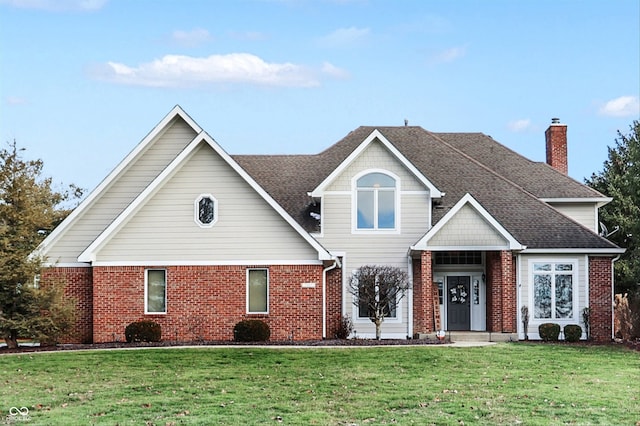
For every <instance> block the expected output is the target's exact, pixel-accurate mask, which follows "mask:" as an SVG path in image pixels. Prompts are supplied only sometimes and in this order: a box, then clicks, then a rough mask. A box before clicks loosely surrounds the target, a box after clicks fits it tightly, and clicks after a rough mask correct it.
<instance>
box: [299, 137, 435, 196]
mask: <svg viewBox="0 0 640 426" xmlns="http://www.w3.org/2000/svg"><path fill="white" fill-rule="evenodd" d="M375 139H378V140H379V141H380V142H381V143H382V144H383V145H384V146H385V148H387V149H388V150H389V151H390V152H391V153H392V154H393V155H394V156H395V157H396V158H397V159H398V160H399V161H400V162H401V163H402V165H403V166H405V167H406V168H407V169H408V170H409V171H410V172H411V173H412V174H413V175H414V176H415V177H416V179H418V180H419V181H420V182H421V183H422V184H423V185H424V186H426V187H427V188H429V192H430V194H431V198H440V197H442V192H440V190H439V189H438V188H436V187H435V185H434V184H432V183H431V182H430V181H429V179H427V178H426V176H424V175H423V174H422V173H421V172H420V170H418V169H417V168H416V167H415V166H414V165H413V164H411V162H410V161H409V160H407V158H406V157H405V156H404V155H403V154H402V153H401V152H400V151H399V150H398V149H397V148H396V147H395V146H393V144H392V143H391V142H389V140H388V139H387V138H385V137H384V136H383V135H382V133H380V131H379V130H378V129H375V130H374V131H373V132H371V133H370V134H369V136H367V138H366V139H365V140H364V141H362V143H361V144H360V145H358V147H357V148H356V149H354V150H353V152H352V153H351V154H349V156H348V157H347V158H346V159H345V160H344V161H343V162H342V163H341V164H340V165H339V166H338V167H336V169H335V170H334V171H333V172H331V174H329V176H327V177H326V178H325V179H324V180H323V181H322V182H321V183H320V185H318V186H317V187H316V188H315V189H314V190H313V191H311V192H310V193H309V195H310V196H311V197H321V196H322V194H323V192H324V191H325V189H326V188H327V186H329V184H330V183H331V182H333V181H334V179H336V178H337V177H338V176H339V175H340V174H342V173H343V172H344V170H345V169H346V168H347V167H348V166H349V165H350V164H351V163H352V162H353V161H354V160H355V159H356V158H358V157H359V156H360V154H362V152H363V151H364V150H365V149H366V148H367V147H368V146H369V145H370V144H371V143H372V142H373V141H374V140H375Z"/></svg>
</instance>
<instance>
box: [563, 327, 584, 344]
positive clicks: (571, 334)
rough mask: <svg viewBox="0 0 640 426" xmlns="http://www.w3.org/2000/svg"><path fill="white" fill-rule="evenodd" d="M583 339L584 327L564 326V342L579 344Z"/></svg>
mask: <svg viewBox="0 0 640 426" xmlns="http://www.w3.org/2000/svg"><path fill="white" fill-rule="evenodd" d="M581 337H582V327H580V326H579V325H578V324H567V325H565V326H564V340H566V341H567V342H577V341H578V340H580V338H581Z"/></svg>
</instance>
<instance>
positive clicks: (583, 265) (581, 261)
mask: <svg viewBox="0 0 640 426" xmlns="http://www.w3.org/2000/svg"><path fill="white" fill-rule="evenodd" d="M532 262H541V263H543V262H576V264H577V273H576V275H575V277H576V282H575V283H574V287H573V291H574V292H575V293H574V298H575V297H577V300H575V299H574V302H577V303H574V311H573V318H567V319H535V318H534V317H533V316H534V313H533V300H532V298H533V278H532V276H531V269H530V265H531V263H532ZM587 262H588V260H587V258H586V256H585V255H583V254H575V255H570V254H567V255H564V254H563V255H558V254H549V255H544V254H535V255H534V254H529V255H527V254H521V255H519V256H518V265H519V266H520V270H519V272H518V301H519V306H518V331H519V335H520V338H524V333H523V325H522V318H521V312H520V309H521V308H522V306H528V307H529V327H528V329H527V333H528V335H529V338H530V339H537V338H538V337H539V336H538V326H539V325H540V324H542V323H545V322H553V323H557V324H560V327H561V329H562V328H564V326H565V325H567V324H578V325H579V326H580V327H582V331H583V337H584V331H585V330H584V324H583V323H582V310H583V309H584V308H585V307H587V306H589V289H588V286H587V282H588V272H587Z"/></svg>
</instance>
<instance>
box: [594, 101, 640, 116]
mask: <svg viewBox="0 0 640 426" xmlns="http://www.w3.org/2000/svg"><path fill="white" fill-rule="evenodd" d="M598 112H599V113H600V115H605V116H608V117H631V116H634V115H635V116H637V115H639V114H640V100H638V97H637V96H620V97H619V98H616V99H612V100H610V101H608V102H607V103H605V104H604V105H603V106H602V107H600V110H599V111H598Z"/></svg>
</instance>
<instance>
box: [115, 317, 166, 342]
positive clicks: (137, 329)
mask: <svg viewBox="0 0 640 426" xmlns="http://www.w3.org/2000/svg"><path fill="white" fill-rule="evenodd" d="M124 337H125V338H126V339H127V343H131V342H159V341H160V340H162V327H160V324H158V323H157V322H155V321H151V320H144V321H136V322H132V323H131V324H129V325H128V326H127V327H126V328H125V329H124Z"/></svg>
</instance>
